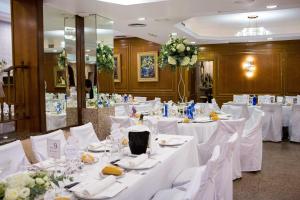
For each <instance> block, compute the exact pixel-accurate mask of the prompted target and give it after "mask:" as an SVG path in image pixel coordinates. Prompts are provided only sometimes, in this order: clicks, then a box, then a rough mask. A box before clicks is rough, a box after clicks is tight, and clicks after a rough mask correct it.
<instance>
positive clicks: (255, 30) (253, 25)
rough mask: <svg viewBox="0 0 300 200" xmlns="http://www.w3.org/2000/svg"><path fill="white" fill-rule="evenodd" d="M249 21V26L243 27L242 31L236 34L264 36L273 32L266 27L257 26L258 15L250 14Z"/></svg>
mask: <svg viewBox="0 0 300 200" xmlns="http://www.w3.org/2000/svg"><path fill="white" fill-rule="evenodd" d="M248 19H249V23H248V27H247V28H243V29H242V30H241V31H239V32H237V33H236V34H235V36H237V37H247V36H263V35H271V32H270V31H269V30H267V29H265V28H264V27H262V26H261V27H258V26H257V19H258V16H257V15H251V16H248Z"/></svg>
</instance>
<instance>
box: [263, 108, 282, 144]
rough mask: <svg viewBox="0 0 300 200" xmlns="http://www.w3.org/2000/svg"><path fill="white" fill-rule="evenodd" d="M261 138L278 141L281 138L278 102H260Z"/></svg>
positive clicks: (280, 110) (280, 111) (280, 109)
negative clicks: (261, 115) (262, 114)
mask: <svg viewBox="0 0 300 200" xmlns="http://www.w3.org/2000/svg"><path fill="white" fill-rule="evenodd" d="M261 109H262V110H263V112H264V117H263V127H262V131H263V140H264V141H272V142H280V141H281V140H282V107H281V105H279V104H262V107H261Z"/></svg>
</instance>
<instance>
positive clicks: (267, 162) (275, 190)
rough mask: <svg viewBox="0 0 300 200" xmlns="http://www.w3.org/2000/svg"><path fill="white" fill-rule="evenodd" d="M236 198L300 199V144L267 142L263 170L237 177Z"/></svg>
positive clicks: (238, 199) (259, 199)
mask: <svg viewBox="0 0 300 200" xmlns="http://www.w3.org/2000/svg"><path fill="white" fill-rule="evenodd" d="M233 193H234V200H300V144H296V143H290V142H282V143H269V142H265V143H264V144H263V166H262V171H261V172H257V173H243V177H242V179H240V180H236V181H234V189H233Z"/></svg>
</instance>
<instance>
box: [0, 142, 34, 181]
mask: <svg viewBox="0 0 300 200" xmlns="http://www.w3.org/2000/svg"><path fill="white" fill-rule="evenodd" d="M0 158H1V159H0V180H1V179H3V178H5V177H7V176H9V175H11V174H14V173H17V172H19V171H23V170H26V166H27V165H29V164H30V163H29V161H28V160H27V157H26V155H25V152H24V149H23V146H22V143H21V141H20V140H17V141H14V142H11V143H8V144H5V145H2V146H0Z"/></svg>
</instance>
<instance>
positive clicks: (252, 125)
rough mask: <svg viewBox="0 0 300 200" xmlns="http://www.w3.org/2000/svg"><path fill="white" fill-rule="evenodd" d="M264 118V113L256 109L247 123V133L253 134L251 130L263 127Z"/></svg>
mask: <svg viewBox="0 0 300 200" xmlns="http://www.w3.org/2000/svg"><path fill="white" fill-rule="evenodd" d="M263 116H264V112H263V111H261V110H259V109H257V108H254V110H253V112H252V114H251V116H250V117H249V119H248V120H247V121H246V123H245V128H244V130H245V131H246V132H251V130H254V129H256V128H258V127H262V118H263ZM245 131H244V133H245Z"/></svg>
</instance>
